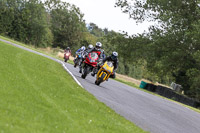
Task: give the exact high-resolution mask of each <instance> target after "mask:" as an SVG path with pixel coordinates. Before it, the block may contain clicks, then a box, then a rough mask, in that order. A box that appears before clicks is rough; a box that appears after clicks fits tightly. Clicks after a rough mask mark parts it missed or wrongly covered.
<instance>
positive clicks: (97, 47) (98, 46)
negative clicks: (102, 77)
mask: <svg viewBox="0 0 200 133" xmlns="http://www.w3.org/2000/svg"><path fill="white" fill-rule="evenodd" d="M86 52H87V53H91V52H97V54H98V56H99V60H98V62H99V63H100V62H102V60H103V53H104V50H103V49H102V43H101V42H97V43H96V45H95V47H94V48H92V49H90V50H87V51H86ZM96 71H97V69H95V68H94V69H93V72H92V73H91V75H92V76H94V75H95V74H96V73H97V72H96Z"/></svg>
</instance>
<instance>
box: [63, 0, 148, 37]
mask: <svg viewBox="0 0 200 133" xmlns="http://www.w3.org/2000/svg"><path fill="white" fill-rule="evenodd" d="M62 1H65V2H68V3H71V4H74V5H76V6H77V7H79V8H80V10H81V12H82V13H83V14H84V20H85V21H86V23H90V22H93V23H95V24H96V25H97V26H98V27H100V28H102V29H104V28H108V30H114V31H116V32H120V31H126V32H128V34H129V35H132V34H137V33H143V31H144V30H146V31H148V26H149V23H142V24H141V23H139V24H138V25H136V23H135V21H134V20H132V19H129V16H128V14H124V13H122V12H121V9H120V8H119V7H117V8H115V7H114V5H115V0H62Z"/></svg>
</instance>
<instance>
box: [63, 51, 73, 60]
mask: <svg viewBox="0 0 200 133" xmlns="http://www.w3.org/2000/svg"><path fill="white" fill-rule="evenodd" d="M70 55H71V53H70V52H65V53H64V62H67V61H68V60H69V57H70Z"/></svg>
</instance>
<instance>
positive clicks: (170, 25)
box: [0, 0, 200, 100]
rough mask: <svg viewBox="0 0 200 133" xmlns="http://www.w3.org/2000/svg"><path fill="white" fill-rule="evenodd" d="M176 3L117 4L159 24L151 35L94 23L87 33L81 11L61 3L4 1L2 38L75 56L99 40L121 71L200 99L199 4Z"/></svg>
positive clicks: (1, 4)
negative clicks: (66, 50) (130, 33)
mask: <svg viewBox="0 0 200 133" xmlns="http://www.w3.org/2000/svg"><path fill="white" fill-rule="evenodd" d="M177 1H178V2H177ZM177 1H168V0H161V1H159V2H158V1H154V0H149V1H148V2H144V3H141V1H138V2H136V3H132V4H135V5H134V8H133V5H130V3H126V2H127V1H123V0H117V1H116V6H118V7H121V8H122V10H123V12H125V13H128V14H129V15H130V17H131V18H133V19H135V20H137V21H140V22H142V21H144V20H153V21H157V23H158V25H157V26H156V25H154V26H151V27H150V28H149V32H148V33H144V34H137V35H133V36H128V35H126V33H124V34H121V33H117V32H114V31H108V29H106V28H105V29H101V28H99V27H98V26H97V25H96V24H94V23H90V27H92V28H89V29H87V27H86V24H85V21H84V20H83V14H82V13H81V11H80V10H79V8H78V7H76V6H74V5H70V4H69V3H66V2H62V1H60V0H46V1H43V0H1V1H0V34H1V35H4V36H9V37H11V38H14V39H15V40H18V41H21V42H24V43H26V44H30V45H34V46H35V47H48V46H50V47H59V48H62V49H64V48H66V47H68V46H70V47H71V48H72V51H73V53H74V52H75V51H76V50H77V49H78V48H80V47H81V46H82V45H85V46H88V45H89V44H93V45H95V43H96V42H97V41H100V42H102V44H103V49H104V50H105V53H106V55H109V54H111V52H112V51H117V52H118V53H119V68H118V71H117V72H118V73H121V74H126V75H128V76H131V77H134V78H137V79H141V78H145V79H148V80H150V81H152V82H159V83H164V84H168V85H169V84H170V83H171V82H172V81H173V82H176V83H178V84H180V85H182V87H183V90H184V92H185V94H186V95H188V96H190V97H192V98H195V99H199V100H200V43H199V42H200V32H199V31H200V21H199V18H200V8H199V6H198V4H199V3H198V1H196V0H194V1H191V0H177ZM105 4H106V3H105ZM137 7H138V8H137ZM133 30H134V29H133Z"/></svg>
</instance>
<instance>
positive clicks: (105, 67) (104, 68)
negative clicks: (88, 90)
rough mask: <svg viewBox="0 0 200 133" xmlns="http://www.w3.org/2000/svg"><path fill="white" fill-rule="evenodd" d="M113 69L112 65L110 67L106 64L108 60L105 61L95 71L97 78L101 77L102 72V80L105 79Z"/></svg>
mask: <svg viewBox="0 0 200 133" xmlns="http://www.w3.org/2000/svg"><path fill="white" fill-rule="evenodd" d="M113 69H114V67H113V66H112V67H110V66H109V65H108V62H105V63H104V65H103V66H102V67H101V68H100V70H99V71H98V73H97V80H99V78H101V77H102V75H103V74H104V75H105V76H104V77H103V81H105V80H107V79H108V78H109V77H110V75H111V73H112V72H113Z"/></svg>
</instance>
